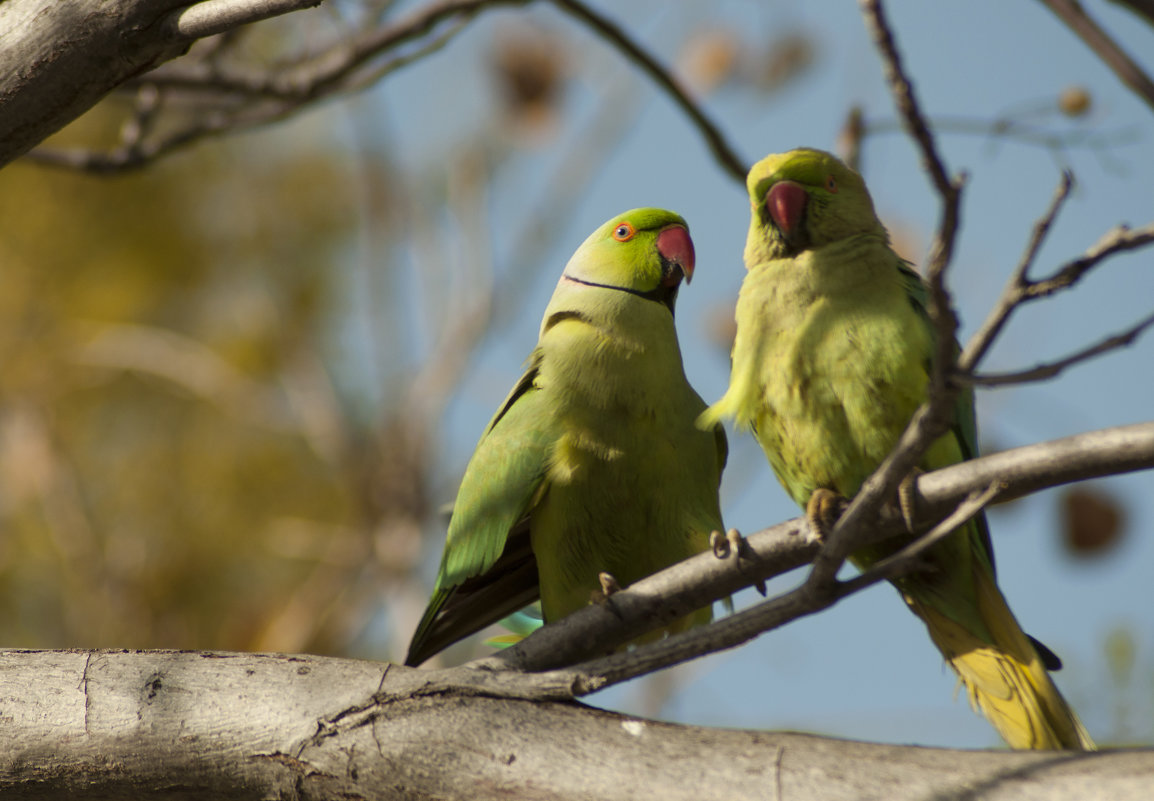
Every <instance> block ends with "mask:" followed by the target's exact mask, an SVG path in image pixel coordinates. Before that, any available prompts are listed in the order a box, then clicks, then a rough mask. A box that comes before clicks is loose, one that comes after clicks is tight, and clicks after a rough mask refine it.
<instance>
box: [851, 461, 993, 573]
mask: <svg viewBox="0 0 1154 801" xmlns="http://www.w3.org/2000/svg"><path fill="white" fill-rule="evenodd" d="M1005 488H1006V487H1005V484H1004V482H1001V481H993V482H991V483H990V485H989V486H988V487H986V488H985V489H984V490H981V491H977V490H975V491H974V492H971V493H970V494H969V495H967V496H966V497H965V498H964V499H963V500H962V502H961V503H960V504H958V507H957V508H956V509H954V511H953V512H951V513H950V514H949V515H948V516H947V517H946V518H945V519H944V520H942V521H941V522H939V523H938V524H937V525H936V526H934V527H933V528H932V529H930V530H929V531H928V532H926V533H925V534H923V535H922V536H920V537H918V538H917V539H915V540H914V541H913V542H911V543H910V544H909V545H906V546H905V547H904V548H902V549H901V550H900V551H898V552H897V553H893V554H890V555H889V556H887V557H885V558H884V559H880V560H878V561H877V562H875V563H874V564H873V565H872V566H871V567H870V568H869V570H866V571H865V572H864V573H862V574H861V575H859V576H856V577H854V578H852V579H850V580H849V581H844V582H842V584H841V588H842V590H843V591H844V592H845V593H847V594H848V593H851V592H856V591H857V590H860V589H865V588H866V587H868V586H870V585H871V584H876V583H877V582H878V581H880V580H883V579H884V580H886V581H889V580H890V579H894V578H897V577H898V576H902V575H904V574H906V573H909V572H910V570H911V569H913V568H916V567H917V562H918V557H919V556H921V555H922V554H923V553H925V552H926V551H927V550H928V549H929V548H931V547H932V546H934V545H936V544H937V543H939V542H941V541H942V540H943V539H945V538H946V537H948V536H949V535H950V534H952V533H953V532H954V531H955V530H956V529H957V528H958V526H961V525H962V524H963V523H965V522H967V521H968V520H969V519H970V518H971V517H973V516H974V515H976V514H977V513H978V512H980V511H982V510H983V509H985V508H986V507H987V506H989V505H990V503H991V502H992V501H993V500H994V498H996V497H997V496H998V495H999V494H1001V493H1002V491H1003V490H1005Z"/></svg>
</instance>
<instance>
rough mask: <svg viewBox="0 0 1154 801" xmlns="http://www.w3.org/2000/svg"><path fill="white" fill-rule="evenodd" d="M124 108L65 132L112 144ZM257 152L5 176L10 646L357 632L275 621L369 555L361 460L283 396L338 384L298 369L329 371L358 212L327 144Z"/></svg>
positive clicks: (2, 558) (4, 580)
mask: <svg viewBox="0 0 1154 801" xmlns="http://www.w3.org/2000/svg"><path fill="white" fill-rule="evenodd" d="M110 119H111V116H110V115H109V114H108V113H105V112H102V110H101V109H100V108H98V109H97V110H95V111H94V112H93V113H91V114H89V115H87V116H86V117H85V118H83V119H82V120H81V121H79V122H78V123H77V124H76V125H75V126H73V127H72V129H70V130H68V131H66V132H64V133H63V134H62V136H61V137H60V138H59V141H65V142H68V143H69V144H73V143H76V142H85V143H92V142H98V141H100V140H103V139H107V138H108V135H109V130H108V128H109V125H110V124H111V123H110V122H109V120H110ZM256 144H257V143H255V142H245V141H243V140H239V141H232V142H229V143H227V144H213V145H212V146H210V147H203V148H200V149H198V150H196V151H195V152H193V153H187V154H183V155H181V156H179V157H176V158H174V159H171V160H167V161H165V162H163V163H159V164H156V165H153V166H151V167H149V168H148V169H147V170H144V171H142V172H140V173H137V174H132V175H129V176H123V177H112V178H109V177H103V178H102V177H91V176H85V175H78V174H72V173H65V172H56V171H52V170H47V169H44V168H37V167H34V166H29V165H26V164H16V165H13V166H10V167H9V168H7V169H5V170H4V171H3V173H2V174H0V276H2V279H0V280H2V284H3V291H2V292H0V363H2V364H3V370H0V526H2V530H3V537H2V538H0V643H2V644H3V645H5V646H23V647H94V646H126V647H180V648H247V647H251V646H253V645H254V644H257V643H259V644H260V645H263V646H264V647H269V648H282V647H299V648H305V647H308V648H311V649H312V650H318V651H324V650H334V649H335V650H339V649H340V648H341V647H342V646H343V642H342V640H341V637H342V636H343V633H342V631H341V630H340V627H339V626H336V627H334V628H333V630H331V631H330V630H326V626H324V625H323V622H322V621H321V620H319V619H316V618H315V617H314V618H312V619H310V618H307V617H306V618H304V619H300V620H299V621H298V623H299V625H297V626H295V627H292V630H291V632H290V633H289V634H285V635H284V636H282V637H280V638H279V639H278V638H277V637H273V638H272V639H271V640H270V638H269V637H267V636H266V632H265V629H266V627H267V626H268V625H269V623H270V621H271V620H272V619H274V618H275V617H276V616H277V615H279V614H281V613H282V612H283V610H284V609H285V608H287V607H288V606H290V605H291V602H292V597H293V594H294V593H295V592H297V591H298V590H299V589H300V588H301V587H302V586H310V587H312V588H313V590H314V591H317V594H319V596H321V597H322V598H326V597H327V598H329V599H330V600H331V596H333V595H334V594H335V593H337V592H339V591H340V590H341V588H342V587H344V586H345V585H346V583H347V582H346V580H345V578H346V577H345V575H344V574H341V573H340V571H341V570H345V571H346V572H347V571H351V570H356V569H360V568H362V567H363V565H364V563H365V561H366V557H367V555H369V554H371V549H372V541H371V536H370V534H369V533H367V532H369V531H370V525H369V521H367V520H366V517H367V516H369V515H367V513H366V511H365V506H366V505H365V504H364V503H363V502H362V501H360V500H359V499H358V498H357V497H355V493H356V492H357V489H358V485H357V482H355V481H350V480H349V476H348V474H347V473H348V471H350V470H353V469H356V468H357V466H358V465H359V463H358V462H357V460H356V459H354V458H348V459H344V460H343V461H342V458H343V455H342V454H341V453H340V452H339V451H332V450H331V449H330V450H329V451H328V452H326V451H325V450H324V449H323V448H318V447H315V445H316V443H315V442H313V441H311V440H310V436H309V428H308V425H306V423H305V422H304V420H305V418H306V417H307V413H306V412H302V410H301V408H300V406H301V400H300V397H299V396H300V395H301V393H300V392H297V393H296V394H295V396H294V395H293V393H291V392H289V391H288V389H287V388H286V387H291V386H292V385H294V383H295V384H296V385H301V383H302V382H305V383H307V382H308V381H314V382H315V381H318V380H319V381H322V382H324V381H327V376H325V375H324V372H323V370H319V369H311V371H310V370H304V372H303V373H302V367H301V365H310V364H313V365H315V364H320V363H322V360H320V359H316V358H314V357H315V356H316V354H315V352H314V350H315V349H316V348H317V347H318V345H317V340H318V339H319V337H318V332H319V330H320V328H321V324H322V323H323V322H324V321H325V318H326V316H331V315H334V314H339V309H336V308H334V303H333V296H334V288H335V284H336V282H337V281H338V275H339V274H338V272H337V271H335V270H333V269H332V268H331V264H332V262H333V261H334V259H335V253H334V251H335V250H336V247H337V245H338V244H340V243H341V242H342V241H343V240H344V239H345V238H347V236H348V231H349V228H350V227H351V226H352V225H353V224H354V221H355V218H356V215H355V214H353V213H352V212H351V210H350V209H349V208H348V202H347V200H346V201H344V202H342V198H345V199H347V198H348V197H349V196H350V194H351V193H350V192H349V191H348V190H347V189H344V188H342V186H341V182H342V180H346V179H345V178H343V177H342V174H341V172H340V170H339V168H338V165H337V164H336V163H335V161H334V160H332V159H330V158H329V157H327V156H326V155H325V154H324V152H323V151H322V150H321V149H320V148H317V149H316V150H315V151H313V155H312V156H306V157H302V155H301V153H300V151H296V152H294V153H293V154H292V155H291V158H289V157H288V156H287V155H285V156H281V157H278V156H277V154H275V153H272V154H270V153H268V152H267V149H266V150H261V151H259V152H258V147H253V145H256ZM239 162H243V167H244V169H243V175H242V174H241V172H242V171H240V170H239V169H236V168H237V166H238V163H239ZM312 394H313V395H317V396H320V397H326V396H325V394H324V393H323V392H321V393H312ZM326 412H327V413H330V414H337V415H339V409H337V410H335V411H334V410H333V409H328V410H326ZM351 463H353V464H351ZM286 531H291V532H292V537H294V538H295V540H296V541H298V544H297V546H296V547H295V549H294V548H285V547H281V546H280V544H279V541H280V540H281V539H282V538H283V536H284V535H285V532H286ZM302 532H303V533H302ZM302 536H303V537H305V538H306V539H307V540H310V541H313V543H312V545H311V546H310V548H309V549H308V554H307V555H306V556H307V558H302V557H301V555H300V553H299V552H300V546H299V541H300V540H301V538H302ZM334 555H335V556H334ZM326 559H327V560H328V561H327V562H325V561H324V560H326ZM322 563H323V571H322V572H323V575H324V576H325V577H327V578H326V581H325V582H323V583H322V585H321V586H320V587H319V588H318V587H317V586H316V580H317V579H316V577H317V575H318V571H320V570H322V568H318V564H322ZM334 565H335V567H334ZM334 570H336V571H337V572H336V573H335V574H334V572H333V571H334ZM310 582H312V584H310ZM310 608H311V610H312V611H311V612H310V614H312V615H314V616H316V615H320V614H321V611H318V606H316V605H314V606H312V607H310ZM324 608H325V607H324V606H323V605H322V606H320V607H319V610H323V609H324ZM282 622H283V621H282Z"/></svg>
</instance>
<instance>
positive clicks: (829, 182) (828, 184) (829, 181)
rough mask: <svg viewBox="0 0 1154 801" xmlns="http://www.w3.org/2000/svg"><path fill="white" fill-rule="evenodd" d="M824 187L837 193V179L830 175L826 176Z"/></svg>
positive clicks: (832, 192)
mask: <svg viewBox="0 0 1154 801" xmlns="http://www.w3.org/2000/svg"><path fill="white" fill-rule="evenodd" d="M825 188H826V191H828V192H830V193H831V194H835V195H836V194H837V181H836V180H834V177H833V176H832V175H830V176H827V177H826V179H825Z"/></svg>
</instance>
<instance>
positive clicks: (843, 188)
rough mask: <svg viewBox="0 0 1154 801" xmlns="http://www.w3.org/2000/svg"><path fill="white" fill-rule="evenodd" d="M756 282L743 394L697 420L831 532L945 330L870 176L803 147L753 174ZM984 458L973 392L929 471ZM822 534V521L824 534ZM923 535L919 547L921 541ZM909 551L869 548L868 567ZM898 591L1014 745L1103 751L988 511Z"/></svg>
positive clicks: (896, 430)
mask: <svg viewBox="0 0 1154 801" xmlns="http://www.w3.org/2000/svg"><path fill="white" fill-rule="evenodd" d="M747 187H748V189H749V198H750V206H751V210H752V219H751V221H750V226H749V236H748V239H747V240H746V245H745V265H746V270H747V273H746V276H745V280H744V282H743V283H742V286H741V294H740V296H739V298H738V301H737V315H736V316H737V338H736V340H735V343H734V347H733V365H732V375H731V377H730V383H729V388H728V390H727V391H726V393H725V395H724V396H723V397H722V398H721V400H719V401H718V402H717V403H715V404H713V405H712V406H710V407H709V409H708V410H707V411H706V412H705V414H703V415H702V417H701V418H700V420H699V422H700V423H701V424H702V425H703V426H707V427H708V426H713V425H716V424H717V423H718V421H719V420H721V419H722V418H728V419H732V420H734V421H735V423H736V425H737V426H738V428H745V429H752V430H753V432H754V435H755V436H756V437H757V439H758V441H759V442H760V443H761V446H762V448H763V449H764V451H765V453H766V456H767V457H768V458H769V463H770V465H771V466H772V467H773V470H774V472H775V473H776V474H777V477H778V480H780V481H781V483H782V485H783V486H784V487H785V489H786V491H787V492H788V493H789V494H790V496H791V497H792V498H793V499H794V501H796V502H797V503H798V504H800V505H801V506H803V507H805V508H806V511H807V515H808V517H809V518H810V519H811V520H812V521H815V522H817V523H819V524H820V522H821V521H822V520H823V519H824V518H825V517H826V510H825V509H824V508H822V507H823V506H825V505H826V504H828V502H829V501H830V500H831V499H833V498H837V497H838V496H840V497H842V498H849V497H852V496H853V495H854V494H855V493H857V491H858V489H859V488H860V487H861V485H862V482H863V481H865V479H866V478H867V477H868V476H869V475H870V474H871V473H872V472H873V471H874V470H875V469H876V468H877V466H878V465H879V464H880V463H881V462H882V460H883V459H884V458H885V457H886V456H887V455H888V454H889V452H890V451H891V450H892V449H893V447H894V446H895V445H896V443H897V441H898V438H899V437H900V436H901V433H902V431H903V430H904V429H905V427H906V424H907V423H908V422H909V420H910V418H911V416H912V415H913V413H914V411H915V410H916V409H917V407H918V406H919V405H920V404H921V403H922V401H923V400H924V399H925V398H926V393H927V387H928V384H929V379H930V369H931V363H932V359H933V354H934V339H935V334H934V329H933V327H932V326H931V324H930V321H929V318H928V315H927V313H926V297H927V294H926V286H925V284H924V283H923V282H922V280H921V278H920V277H919V276H918V275H917V273H915V272H914V271H913V270H912V269H910V267H909V266H908V265H907V264H906V263H905V262H904V261H903V260H902V259H901V257H900V256H898V255H897V254H896V253H895V252H894V251H893V250H892V249H891V248H890V244H889V235H888V234H887V233H886V230H885V228H884V227H883V226H882V224H881V222H880V221H879V220H878V218H877V215H876V214H875V212H874V208H873V203H872V202H871V201H870V196H869V193H868V192H867V191H866V186H865V183H864V182H863V181H862V178H861V176H860V175H858V174H857V173H856V172H854V171H853V170H852V169H850V168H849V167H847V166H846V165H845V164H843V163H842V162H841V161H839V160H838V159H837V158H836V157H835V156H832V155H830V154H829V153H824V152H822V151H818V150H809V149H799V150H793V151H790V152H789V153H784V154H780V155H771V156H768V157H766V158H765V159H763V160H762V161H760V162H758V163H757V164H755V165H754V167H753V169H752V170H750V172H749V177H748V180H747ZM976 454H977V427H976V423H975V419H974V401H973V393H972V392H971V391H966V392H963V393H962V394H961V396H960V397H959V400H958V404H957V409H956V421H955V423H954V425H953V428H952V429H951V430H950V431H949V432H948V433H947V434H945V435H944V436H942V437H941V438H940V439H938V440H937V441H935V442H934V443H933V444H932V445H931V447H930V448H929V450H928V451H927V452H926V454H925V456H924V457H923V458H922V461H921V463H920V465H919V467H920V468H921V469H923V470H927V471H928V470H933V469H935V468H939V467H945V466H947V465H951V464H954V463H956V462H960V461H962V460H963V459H969V458H972V457H974V456H975V455H976ZM819 528H820V526H819ZM908 539H909V538H905V540H906V541H908ZM904 544H905V542H902V541H899V542H897V543H894V542H887V543H885V544H883V545H877V546H871V547H869V548H864V549H862V550H860V551H858V552H856V553H854V554H853V555H852V557H851V561H853V563H854V564H855V565H857V566H858V567H859V568H861V569H865V568H868V567H869V566H870V565H871V564H873V563H875V562H876V561H877V560H879V559H881V558H882V557H884V556H886V555H888V554H890V553H893V552H894V551H896V550H897V549H898V548H900V547H901V546H902V545H904ZM926 558H927V559H928V561H929V563H930V565H929V568H928V569H926V570H923V571H920V572H917V573H914V574H911V575H908V576H905V577H903V578H900V579H897V580H895V581H894V584H895V585H896V587H897V589H898V591H899V592H900V593H901V595H902V597H903V598H904V599H905V602H906V603H907V604H908V605H909V607H910V609H911V610H912V611H913V613H914V614H915V615H917V616H918V617H919V618H921V619H922V621H923V622H924V623H925V624H926V627H927V628H928V629H929V634H930V638H931V639H932V640H933V642H934V644H935V645H936V646H937V647H938V649H939V650H940V651H941V652H942V654H943V656H944V657H945V659H946V661H947V662H949V664H950V666H951V667H952V668H953V669H954V670H955V671H956V672H957V674H958V676H959V678H960V680H961V682H962V684H964V685H965V687H966V689H967V691H968V693H969V697H970V702H971V704H972V705H973V706H974V707H975V709H980V710H981V711H982V712H983V713H984V714H985V715H986V717H987V718H988V719H989V720H990V722H991V723H992V724H993V725H994V727H995V728H996V729H997V730H998V733H999V734H1000V735H1001V736H1002V737H1003V739H1005V741H1006V742H1007V743H1009V745H1010V746H1011V747H1012V748H1071V749H1092V748H1093V747H1094V744H1093V742H1092V741H1091V740H1090V737H1089V735H1088V734H1087V733H1086V731H1085V729H1084V728H1083V727H1082V725H1081V723H1080V722H1079V721H1078V718H1077V717H1076V716H1075V714H1074V712H1073V711H1072V710H1071V709H1070V707H1069V706H1068V705H1067V704H1066V702H1065V700H1064V699H1063V698H1062V696H1061V694H1060V693H1059V692H1058V689H1057V687H1055V686H1054V684H1053V682H1052V681H1051V680H1050V677H1049V674H1048V673H1047V670H1046V668H1047V667H1051V668H1057V667H1059V666H1060V665H1061V663H1060V662H1059V661H1058V659H1057V657H1055V656H1054V655H1053V654H1052V653H1051V652H1050V651H1049V650H1048V649H1046V648H1045V647H1044V646H1042V645H1041V644H1040V643H1038V642H1037V641H1035V640H1032V639H1031V638H1030V637H1028V636H1027V635H1026V634H1024V633H1023V632H1022V629H1021V628H1020V627H1019V625H1018V623H1017V621H1016V620H1015V619H1014V616H1013V614H1012V613H1011V612H1010V609H1009V607H1008V606H1007V605H1006V601H1005V599H1004V598H1003V597H1002V594H1001V592H1000V591H999V589H998V585H997V582H996V580H995V575H994V556H993V551H992V549H991V544H990V536H989V531H988V529H987V527H986V520H985V516H984V515H978V516H977V517H975V518H974V519H973V520H971V521H970V522H969V523H966V524H965V525H964V526H961V527H960V528H958V529H957V530H956V531H954V532H953V533H952V534H950V535H949V536H948V537H946V538H945V539H944V540H942V541H941V542H939V543H938V544H937V545H935V546H934V547H933V548H932V549H931V550H930V551H929V552H928V554H927V556H926Z"/></svg>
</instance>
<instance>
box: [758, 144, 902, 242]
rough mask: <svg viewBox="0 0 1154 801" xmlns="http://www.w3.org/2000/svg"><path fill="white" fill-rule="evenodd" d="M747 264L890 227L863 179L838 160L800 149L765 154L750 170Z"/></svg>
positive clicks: (883, 232) (824, 154)
mask: <svg viewBox="0 0 1154 801" xmlns="http://www.w3.org/2000/svg"><path fill="white" fill-rule="evenodd" d="M746 186H747V187H748V189H749V203H750V211H751V219H750V224H749V239H748V240H747V241H746V246H745V262H746V264H757V263H760V262H763V261H767V260H769V259H780V258H790V257H793V256H796V255H798V254H799V253H802V252H803V251H805V250H808V249H809V248H819V247H821V246H822V245H828V244H829V243H831V242H837V241H839V240H842V239H845V238H846V237H851V236H857V235H858V234H871V233H880V234H881V235H882V236H883V237H884V236H885V235H886V234H885V229H884V228H883V227H882V225H881V223H880V222H879V221H878V218H877V214H876V213H875V212H874V206H873V202H872V201H871V200H870V196H869V192H868V191H867V190H866V186H865V181H863V180H862V177H861V176H860V175H858V174H857V173H856V172H854V171H853V170H852V169H850V168H849V167H848V166H846V165H845V164H844V163H843V162H842V161H841V160H840V159H839V158H837V156H834V155H832V154H830V153H826V152H824V151H821V150H810V149H808V148H800V149H798V150H791V151H789V152H788V153H778V154H774V155H771V156H766V157H765V158H764V159H762V160H761V161H759V162H757V164H754V165H753V168H752V169H751V170H750V171H749V177H748V178H747V179H746Z"/></svg>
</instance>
